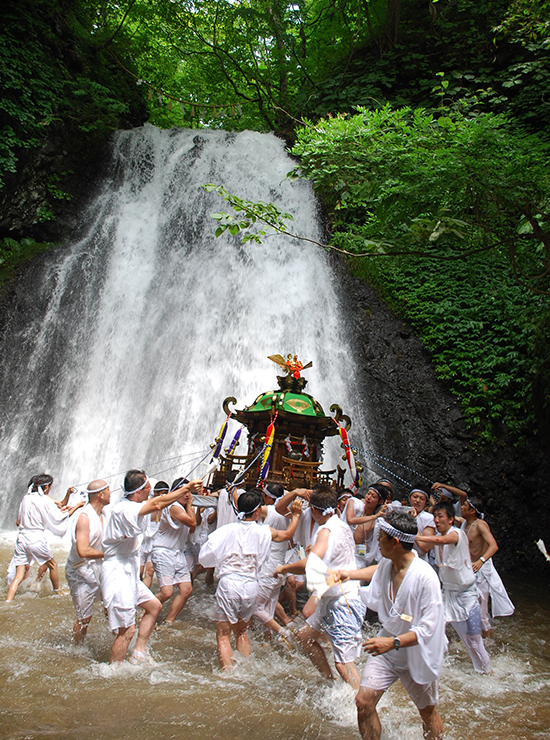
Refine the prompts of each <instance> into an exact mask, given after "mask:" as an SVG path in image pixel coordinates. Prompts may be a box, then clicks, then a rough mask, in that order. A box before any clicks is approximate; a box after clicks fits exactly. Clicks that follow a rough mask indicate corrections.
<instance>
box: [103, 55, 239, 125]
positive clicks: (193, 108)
mask: <svg viewBox="0 0 550 740" xmlns="http://www.w3.org/2000/svg"><path fill="white" fill-rule="evenodd" d="M105 52H106V53H107V54H109V56H111V57H112V58H113V59H114V61H115V62H116V63H117V64H118V65H119V67H121V69H123V70H124V71H125V72H126V73H127V74H129V75H130V76H131V77H133V78H134V79H135V80H136V84H137V85H146V86H147V88H148V93H147V100H148V101H149V102H151V101H152V100H153V93H154V94H155V95H156V96H157V98H158V101H159V103H160V105H163V104H164V100H165V99H166V100H168V110H169V111H171V110H172V107H173V104H174V103H179V106H180V109H181V115H182V118H185V117H186V110H185V106H190V111H189V113H190V117H191V118H196V117H198V118H201V119H202V118H206V113H207V109H209V108H212V109H213V116H212V118H217V117H218V116H219V117H227V116H230V117H231V118H235V116H239V117H240V116H242V114H243V109H242V107H241V104H240V103H224V104H222V105H220V104H219V103H216V104H214V103H197V102H195V101H189V100H182V99H181V98H177V97H175V96H174V95H168V93H165V92H164V90H162V89H159V88H158V87H155V86H154V85H153V84H152V83H150V82H148V81H147V80H142V79H141V78H140V77H138V76H137V75H135V74H134V73H133V72H131V71H130V70H129V69H127V68H126V67H125V66H124V65H123V64H122V62H121V61H120V59H118V58H117V57H116V56H115V55H114V54H113V52H112V51H111V50H110V49H105ZM199 111H200V112H199Z"/></svg>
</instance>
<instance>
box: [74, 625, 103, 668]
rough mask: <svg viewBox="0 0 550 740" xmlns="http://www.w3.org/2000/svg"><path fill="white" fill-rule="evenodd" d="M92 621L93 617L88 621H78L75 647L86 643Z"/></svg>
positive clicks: (75, 630)
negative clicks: (85, 639)
mask: <svg viewBox="0 0 550 740" xmlns="http://www.w3.org/2000/svg"><path fill="white" fill-rule="evenodd" d="M91 620H92V618H91V617H87V618H86V619H82V620H79V619H77V620H76V622H75V623H74V627H73V639H74V642H75V645H82V643H83V642H84V638H85V637H86V633H87V632H88V625H89V624H90V622H91ZM111 662H112V661H111Z"/></svg>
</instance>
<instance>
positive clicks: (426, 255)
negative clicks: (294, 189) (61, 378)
mask: <svg viewBox="0 0 550 740" xmlns="http://www.w3.org/2000/svg"><path fill="white" fill-rule="evenodd" d="M447 113H448V115H442V116H440V117H439V119H436V118H435V117H434V116H433V115H431V114H429V113H427V112H425V111H422V110H411V109H407V108H406V109H401V110H397V111H392V110H390V109H389V108H385V109H382V110H380V111H371V112H369V111H365V110H360V111H359V113H358V115H356V116H353V117H346V116H338V117H335V118H332V119H330V120H324V121H321V122H320V123H319V124H318V125H317V126H316V127H313V126H307V127H305V128H303V129H302V130H301V131H300V132H299V139H298V144H297V145H296V146H295V147H294V153H295V154H297V155H299V156H300V157H301V164H300V168H299V170H300V171H301V172H302V173H303V174H304V175H305V176H306V177H308V178H309V179H311V180H312V182H313V184H314V186H315V188H316V190H317V192H319V193H320V194H321V195H322V197H323V199H324V201H325V203H326V204H327V205H328V207H329V210H330V219H331V220H332V222H333V228H334V234H333V243H334V244H335V245H336V246H338V247H341V248H345V249H347V250H349V251H351V252H356V253H358V254H359V253H364V252H367V253H370V255H371V256H373V257H375V258H374V259H368V260H366V259H365V258H356V259H353V260H352V264H353V266H354V269H355V270H356V271H357V272H358V273H359V274H361V275H362V276H363V277H365V278H367V279H368V280H369V281H370V282H372V283H374V284H375V285H376V286H377V288H378V290H379V291H380V293H381V294H382V295H383V297H384V298H385V299H386V300H387V301H388V302H390V304H391V305H393V306H394V308H395V309H396V310H397V311H398V313H399V314H400V315H402V316H403V317H405V318H406V319H408V320H409V321H410V322H411V323H412V325H413V326H414V327H415V329H416V330H417V331H418V332H419V334H420V336H421V338H422V339H423V341H424V343H425V344H426V346H427V347H428V348H430V349H431V350H432V351H433V353H434V361H435V363H436V368H437V373H438V375H439V376H440V377H441V378H442V379H444V380H446V381H447V382H448V383H449V384H450V386H451V388H452V390H453V391H454V392H455V393H456V394H457V395H459V396H460V398H461V399H462V401H463V406H464V414H465V417H466V420H467V422H468V423H469V424H470V426H471V427H472V428H473V429H475V430H476V431H477V433H478V434H479V437H480V439H481V440H483V441H487V440H489V439H492V438H494V436H495V435H496V434H497V433H498V431H499V425H501V424H504V425H505V426H506V427H507V429H508V430H509V432H510V433H511V434H512V435H514V436H515V437H519V436H521V434H522V433H524V432H525V431H526V430H527V429H529V428H531V427H532V425H533V423H534V420H535V407H534V403H533V396H532V386H533V384H535V383H537V382H539V379H540V376H541V373H542V372H543V369H544V367H545V362H546V359H545V353H544V351H541V347H540V339H537V337H538V336H539V334H540V330H541V327H542V324H543V323H544V322H547V321H548V317H549V315H550V308H549V303H548V295H549V290H550V269H549V268H550V259H549V258H550V171H549V169H548V163H549V155H550V152H549V147H548V145H547V144H545V143H543V142H541V141H540V140H539V139H537V138H536V137H535V136H533V135H527V134H525V133H524V132H522V131H520V130H517V129H514V128H513V127H510V126H509V124H508V123H507V122H506V120H505V119H503V118H502V117H499V116H493V115H482V116H478V117H474V118H465V117H463V116H460V115H458V114H456V113H454V114H453V113H450V112H448V111H447ZM520 284H521V285H520ZM526 287H527V288H529V289H528V290H526V289H525V288H526ZM537 342H538V345H537ZM536 345H537V346H538V347H539V349H538V354H536V352H535V348H536ZM546 351H547V350H546Z"/></svg>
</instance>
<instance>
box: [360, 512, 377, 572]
mask: <svg viewBox="0 0 550 740" xmlns="http://www.w3.org/2000/svg"><path fill="white" fill-rule="evenodd" d="M380 521H381V517H378V519H376V520H375V522H374V525H373V527H372V529H371V530H370V531H369V532H367V535H366V538H365V541H364V542H363V543H361V544H359V545H358V544H356V545H355V567H356V568H366V567H367V566H368V565H374V564H375V563H378V562H380V558H381V557H382V555H381V554H380V546H379V544H378V533H379V532H380ZM359 526H361V525H359Z"/></svg>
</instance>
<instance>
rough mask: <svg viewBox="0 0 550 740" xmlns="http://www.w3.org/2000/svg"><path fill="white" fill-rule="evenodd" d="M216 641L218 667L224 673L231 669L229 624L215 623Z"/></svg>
mask: <svg viewBox="0 0 550 740" xmlns="http://www.w3.org/2000/svg"><path fill="white" fill-rule="evenodd" d="M216 641H217V643H218V660H219V661H220V667H221V668H222V669H223V670H224V671H226V670H228V669H229V668H232V667H233V650H232V649H231V625H230V624H229V622H216Z"/></svg>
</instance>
